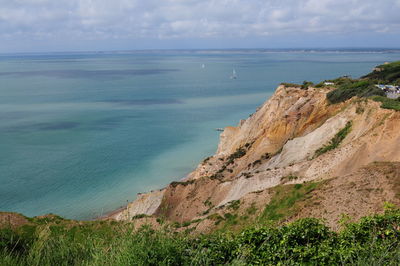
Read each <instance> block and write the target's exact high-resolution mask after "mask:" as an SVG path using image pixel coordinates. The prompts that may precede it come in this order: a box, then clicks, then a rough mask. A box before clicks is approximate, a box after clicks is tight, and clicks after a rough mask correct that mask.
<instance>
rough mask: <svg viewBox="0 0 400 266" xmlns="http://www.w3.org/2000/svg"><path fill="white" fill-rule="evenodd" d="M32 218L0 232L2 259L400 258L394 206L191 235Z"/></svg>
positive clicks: (315, 261)
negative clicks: (332, 220) (362, 214)
mask: <svg viewBox="0 0 400 266" xmlns="http://www.w3.org/2000/svg"><path fill="white" fill-rule="evenodd" d="M305 186H306V185H305ZM303 188H304V189H305V188H306V187H303V186H302V187H298V188H295V189H297V190H298V191H299V190H301V189H303ZM309 189H312V188H311V187H310V188H308V190H309ZM306 191H307V189H306V190H304V192H306ZM294 197H295V198H297V197H298V196H294ZM289 201H290V200H289ZM276 204H278V205H279V203H276ZM285 204H288V205H290V204H289V203H285ZM277 209H279V208H277ZM39 220H40V219H39ZM38 222H39V223H38V224H31V225H29V226H28V225H26V226H22V227H20V228H19V229H16V230H13V229H10V228H3V229H1V230H0V262H1V263H0V264H1V265H224V264H235V265H248V264H251V265H254V264H262V265H278V264H279V265H295V264H308V265H309V264H312V265H332V264H335V265H336V264H341V265H343V264H356V265H399V263H400V231H399V228H400V211H396V210H390V211H387V212H386V213H385V214H383V215H376V216H371V217H367V218H364V219H362V220H361V221H360V222H358V223H350V224H347V225H346V226H345V228H344V230H343V231H341V232H339V233H336V232H333V231H331V230H330V229H329V228H328V227H326V226H325V225H324V224H323V223H322V222H321V221H319V220H317V219H312V218H308V219H301V220H298V221H296V222H294V223H291V224H288V225H283V226H279V227H274V226H261V227H260V226H250V227H248V228H246V229H244V230H242V231H241V232H239V233H231V232H224V233H221V232H218V233H212V234H206V235H197V236H190V235H189V234H186V233H175V232H173V231H170V230H168V229H163V230H153V229H151V228H150V227H148V226H145V227H142V228H141V229H140V230H139V231H135V230H134V228H133V226H132V224H129V223H123V222H100V221H97V222H84V223H83V222H82V223H79V225H78V224H72V225H68V223H67V222H66V221H65V220H59V223H58V224H57V223H53V222H56V221H53V222H51V223H45V222H44V223H42V221H38Z"/></svg>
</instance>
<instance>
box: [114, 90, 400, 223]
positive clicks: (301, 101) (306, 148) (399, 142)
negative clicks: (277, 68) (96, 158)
mask: <svg viewBox="0 0 400 266" xmlns="http://www.w3.org/2000/svg"><path fill="white" fill-rule="evenodd" d="M328 91H329V89H326V88H308V89H300V88H292V87H285V86H279V87H278V88H277V90H276V92H275V94H274V95H273V96H272V97H271V98H270V99H269V100H267V101H266V102H265V103H264V104H263V105H262V106H261V107H260V108H259V109H258V110H257V111H256V112H255V113H254V114H253V115H251V116H250V117H249V118H248V119H246V120H244V121H241V122H240V124H239V125H238V126H237V127H228V128H226V129H225V130H224V132H222V133H221V136H220V144H219V146H218V149H217V152H216V154H215V155H214V156H212V157H209V158H206V159H205V160H204V161H203V162H202V163H200V164H199V166H198V167H197V169H195V170H194V171H193V172H192V173H191V174H189V175H188V177H187V178H186V179H185V180H184V181H181V182H173V183H171V184H170V185H169V186H168V187H166V188H164V189H162V190H161V191H155V192H151V193H147V194H144V195H143V194H142V195H140V196H139V197H138V199H137V200H136V201H134V202H132V203H130V204H129V205H128V206H127V208H126V209H124V210H123V211H121V212H120V213H117V214H115V215H113V217H112V218H114V219H117V220H130V219H132V217H134V216H135V215H138V214H146V215H153V216H155V217H162V218H163V219H166V220H169V221H175V222H180V223H182V222H186V223H188V222H190V221H200V222H197V225H198V227H199V228H206V227H207V228H209V227H210V225H211V224H214V223H210V217H213V214H219V213H221V212H223V211H224V210H226V209H227V208H229V206H230V204H232V202H235V201H239V200H240V202H241V205H242V206H240V207H239V208H236V209H238V210H239V211H240V210H241V209H243V208H244V207H243V206H247V207H249V206H258V208H264V207H265V206H266V205H268V204H269V200H270V199H271V197H272V196H273V193H274V192H273V191H274V188H276V187H277V186H282V185H284V184H295V183H298V184H302V183H304V182H320V181H321V180H325V181H324V183H323V184H324V185H323V186H319V187H318V189H316V190H315V191H313V192H312V193H315V195H317V196H318V195H319V194H318V193H317V191H320V190H321V191H324V193H327V194H329V196H326V197H325V199H329V198H330V197H332V195H335V196H334V197H335V198H338V199H341V197H343V198H346V197H345V195H347V194H348V193H350V194H351V193H352V192H351V190H352V188H351V186H350V187H346V189H347V190H346V189H344V190H343V193H344V194H343V195H342V192H341V190H340V189H339V188H340V185H339V183H340V182H341V181H340V180H342V181H344V179H343V178H344V177H345V176H347V177H348V178H347V179H346V180H351V181H348V182H353V183H354V184H355V185H353V187H354V188H355V187H357V186H361V187H362V186H363V185H362V184H363V183H362V182H364V181H365V180H364V179H363V178H361V177H360V176H362V173H366V172H365V171H366V170H365V169H366V168H365V167H367V166H368V165H369V167H370V168H371V164H372V163H373V162H379V161H381V162H398V161H400V133H399V132H398V129H399V128H400V113H399V112H396V111H392V110H386V109H382V108H380V107H379V103H376V102H373V101H370V100H365V99H358V98H353V99H350V100H348V101H347V102H345V103H341V104H336V105H330V104H328V103H327V101H326V93H327V92H328ZM346 127H348V129H349V130H348V134H346V135H345V136H344V137H343V138H342V139H341V141H340V142H339V143H338V145H336V146H335V148H333V149H331V150H329V149H328V150H327V151H326V152H322V153H321V152H319V153H318V152H317V153H316V151H317V150H321V148H323V147H326V146H329V145H330V144H332V143H331V142H330V141H331V140H332V139H333V138H337V135H338V134H339V135H340V134H341V133H340V132H341V131H343V130H344V129H345V128H346ZM397 166H398V165H397V164H394V166H393V165H391V166H390V167H392V168H390V167H389V166H388V167H389V168H390V169H397ZM372 168H373V167H372ZM372 168H371V169H372ZM362 169H364V170H362ZM373 169H375V170H376V167H375V168H373ZM363 171H364V172H363ZM371 171H372V170H371ZM376 171H377V173H380V172H379V171H378V170H376ZM372 176H373V175H372ZM377 176H379V178H380V177H381V174H377ZM369 178H370V179H371V178H372V177H369ZM396 178H399V177H398V176H396V177H395V179H396ZM353 179H354V180H353ZM372 181H373V178H372V179H371V182H372ZM335 182H336V183H335ZM337 182H339V183H337ZM346 182H347V181H346ZM342 183H343V182H342ZM353 183H351V184H353ZM379 184H380V185H377V186H376V187H374V188H373V189H378V190H379V189H380V190H384V191H389V190H390V191H395V190H396V189H397V188H396V187H395V188H392V187H390V188H389V186H388V185H387V184H386V183H384V182H381V183H379ZM330 187H332V189H333V188H335V189H334V193H333V192H330V191H331V190H330ZM349 191H350V192H349ZM320 193H322V192H320ZM346 193H347V194H346ZM313 195H314V194H313ZM352 195H353V194H352ZM382 195H385V196H384V197H383V196H382V197H379V196H376V199H375V200H374V206H375V207H374V208H372V207H371V206H372V203H371V204H366V205H365V204H364V205H365V206H367V205H368V206H369V207H365V208H358V209H357V208H351V205H352V204H360V203H359V201H357V200H354V201H353V200H352V198H351V197H347V198H346V202H347V201H348V202H347V203H346V204H347V205H346V206H348V208H345V209H343V212H346V211H349V212H351V213H352V215H354V216H355V217H359V216H361V215H364V214H367V213H368V212H369V211H371V208H372V209H373V210H374V211H376V210H377V208H378V207H377V206H379V208H381V207H382V206H381V205H383V202H385V201H391V202H395V203H398V196H399V195H397V194H396V193H395V192H393V193H389V192H388V193H386V194H382ZM317 196H315V197H317ZM354 197H359V195H358V194H357V193H356V194H354ZM328 201H329V202H331V200H328ZM339 202H340V201H339ZM252 204H253V205H252ZM364 205H363V206H364ZM329 206H330V207H329ZM329 206H328V204H327V203H326V204H325V203H324V201H323V200H321V204H317V205H315V206H313V207H312V208H311V207H310V206H303V207H304V211H303V212H302V213H309V214H310V215H311V214H315V215H316V216H318V217H324V218H327V219H328V223H330V224H331V225H332V227H334V226H335V225H334V224H335V223H336V222H337V218H335V217H337V216H338V215H339V214H340V213H339V212H341V210H342V209H340V208H338V210H336V211H335V210H333V209H334V207H332V205H329ZM370 207H371V208H370ZM329 208H331V209H329ZM332 208H333V209H332ZM311 209H315V211H313V212H311V211H310V210H311ZM323 209H324V211H325V210H327V209H329V210H330V211H331V215H325V216H324V215H322V214H323V213H325V212H324V211H322V210H323ZM318 210H321V211H318ZM292 216H293V217H294V214H292ZM297 216H299V215H298V214H297ZM334 216H335V217H334ZM214 217H215V215H214ZM288 219H289V220H290V217H289V218H288ZM200 230H201V229H200Z"/></svg>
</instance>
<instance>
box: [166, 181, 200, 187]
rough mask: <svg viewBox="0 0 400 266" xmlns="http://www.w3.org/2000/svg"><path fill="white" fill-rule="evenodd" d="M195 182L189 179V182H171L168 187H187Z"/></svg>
mask: <svg viewBox="0 0 400 266" xmlns="http://www.w3.org/2000/svg"><path fill="white" fill-rule="evenodd" d="M194 182H195V180H193V179H191V180H187V181H174V182H172V183H171V184H170V186H172V187H174V188H175V187H177V186H179V185H181V186H188V185H191V184H193V183H194Z"/></svg>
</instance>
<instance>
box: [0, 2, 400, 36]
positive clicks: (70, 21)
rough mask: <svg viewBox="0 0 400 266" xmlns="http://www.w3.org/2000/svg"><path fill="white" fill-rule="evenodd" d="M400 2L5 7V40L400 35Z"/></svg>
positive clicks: (1, 12) (0, 32) (0, 19)
mask: <svg viewBox="0 0 400 266" xmlns="http://www.w3.org/2000/svg"><path fill="white" fill-rule="evenodd" d="M399 9H400V1H399V0H382V1H376V0H298V1H296V0H280V1H278V0H270V1H268V0H158V1H157V0H146V1H144V0H112V1H110V0H57V1H51V0H0V37H6V36H7V38H11V39H12V36H14V35H15V36H17V35H19V36H20V35H25V36H26V38H39V39H40V38H42V39H46V38H51V36H53V38H56V37H59V36H61V37H62V36H64V37H66V36H68V38H76V39H82V38H86V39H107V38H117V39H118V38H121V39H124V38H130V39H140V38H160V39H168V38H209V37H219V38H223V37H258V36H266V35H268V36H273V35H279V34H283V33H284V34H287V33H301V32H305V33H310V32H312V33H326V34H330V33H335V34H337V33H339V34H341V33H343V34H346V33H351V32H375V33H382V32H385V33H391V34H395V33H400V19H399V16H398V13H399V11H400V10H399Z"/></svg>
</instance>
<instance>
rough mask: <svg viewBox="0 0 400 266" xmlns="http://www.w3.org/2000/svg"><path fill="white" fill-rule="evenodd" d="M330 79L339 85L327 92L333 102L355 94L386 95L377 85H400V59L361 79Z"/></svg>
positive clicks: (363, 95)
mask: <svg viewBox="0 0 400 266" xmlns="http://www.w3.org/2000/svg"><path fill="white" fill-rule="evenodd" d="M330 81H331V82H333V83H335V86H336V87H337V89H335V90H333V91H331V92H329V93H328V94H327V99H328V101H329V102H330V103H332V104H335V103H340V102H344V101H346V100H348V99H350V98H352V97H354V96H358V97H370V96H385V93H384V92H383V91H382V90H381V89H379V88H377V87H375V85H376V84H392V85H400V61H396V62H392V63H390V64H384V65H380V66H377V68H376V69H375V70H374V71H373V72H371V73H369V74H367V75H365V76H363V77H362V78H361V79H351V78H345V77H342V78H338V79H335V80H330ZM382 108H385V107H384V105H382Z"/></svg>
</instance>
